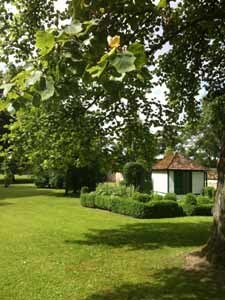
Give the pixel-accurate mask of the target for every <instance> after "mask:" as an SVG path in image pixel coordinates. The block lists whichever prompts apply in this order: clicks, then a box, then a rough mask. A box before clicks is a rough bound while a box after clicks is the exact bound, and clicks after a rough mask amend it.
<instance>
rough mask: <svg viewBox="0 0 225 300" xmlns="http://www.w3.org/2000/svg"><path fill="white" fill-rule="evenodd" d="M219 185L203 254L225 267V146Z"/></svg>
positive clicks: (221, 152) (219, 170) (221, 154)
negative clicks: (211, 223)
mask: <svg viewBox="0 0 225 300" xmlns="http://www.w3.org/2000/svg"><path fill="white" fill-rule="evenodd" d="M217 172H218V183H217V192H216V199H215V205H214V208H213V227H212V233H211V236H210V238H209V241H208V243H207V245H206V247H205V248H204V249H203V254H204V255H206V257H207V259H208V260H209V261H210V262H211V263H213V264H219V265H223V266H224V267H225V144H224V145H223V146H222V147H221V151H220V159H219V162H218V166H217Z"/></svg>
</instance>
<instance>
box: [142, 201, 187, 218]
mask: <svg viewBox="0 0 225 300" xmlns="http://www.w3.org/2000/svg"><path fill="white" fill-rule="evenodd" d="M148 205H149V207H150V208H151V210H150V215H149V218H172V217H178V216H182V215H183V210H182V208H181V207H180V206H179V205H178V204H177V202H175V201H174V200H160V201H152V202H150V203H149V204H148Z"/></svg>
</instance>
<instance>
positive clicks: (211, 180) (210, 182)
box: [207, 179, 217, 189]
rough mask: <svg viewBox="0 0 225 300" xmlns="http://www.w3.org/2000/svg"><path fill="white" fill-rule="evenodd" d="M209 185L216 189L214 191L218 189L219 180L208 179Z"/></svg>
mask: <svg viewBox="0 0 225 300" xmlns="http://www.w3.org/2000/svg"><path fill="white" fill-rule="evenodd" d="M207 184H208V186H212V187H214V189H216V188H217V180H215V179H208V180H207Z"/></svg>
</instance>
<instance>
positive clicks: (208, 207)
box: [193, 204, 213, 216]
mask: <svg viewBox="0 0 225 300" xmlns="http://www.w3.org/2000/svg"><path fill="white" fill-rule="evenodd" d="M212 210H213V205H212V204H202V205H196V207H195V209H194V211H193V216H212Z"/></svg>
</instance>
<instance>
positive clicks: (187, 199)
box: [179, 193, 197, 216]
mask: <svg viewBox="0 0 225 300" xmlns="http://www.w3.org/2000/svg"><path fill="white" fill-rule="evenodd" d="M179 204H180V205H181V206H182V208H183V211H184V213H185V215H186V216H193V214H194V210H195V207H196V205H197V200H196V197H195V195H193V194H192V193H188V194H186V195H185V196H184V197H183V198H182V199H181V200H179Z"/></svg>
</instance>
